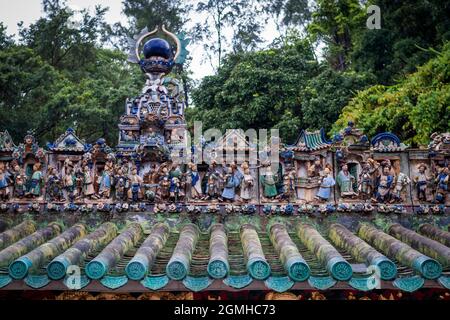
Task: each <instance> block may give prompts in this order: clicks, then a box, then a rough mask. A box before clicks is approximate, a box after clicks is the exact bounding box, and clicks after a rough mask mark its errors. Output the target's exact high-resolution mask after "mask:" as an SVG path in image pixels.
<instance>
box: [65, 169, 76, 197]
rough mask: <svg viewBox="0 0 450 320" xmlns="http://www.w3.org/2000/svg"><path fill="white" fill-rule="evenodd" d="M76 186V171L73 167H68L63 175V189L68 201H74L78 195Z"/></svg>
mask: <svg viewBox="0 0 450 320" xmlns="http://www.w3.org/2000/svg"><path fill="white" fill-rule="evenodd" d="M76 184H77V179H76V176H75V173H74V169H73V167H72V166H67V167H66V168H65V173H64V175H63V188H64V191H65V194H66V200H67V201H70V202H73V201H74V199H75V196H76V195H77V192H76V191H77V190H76Z"/></svg>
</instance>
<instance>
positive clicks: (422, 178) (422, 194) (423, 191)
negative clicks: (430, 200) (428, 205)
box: [414, 163, 431, 201]
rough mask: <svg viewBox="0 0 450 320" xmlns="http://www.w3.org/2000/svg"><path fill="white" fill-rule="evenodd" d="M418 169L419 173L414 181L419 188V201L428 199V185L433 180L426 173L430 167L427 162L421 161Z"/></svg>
mask: <svg viewBox="0 0 450 320" xmlns="http://www.w3.org/2000/svg"><path fill="white" fill-rule="evenodd" d="M417 169H418V170H419V174H418V175H417V176H415V177H414V183H415V185H416V190H417V199H418V200H419V201H427V186H428V181H430V180H431V178H430V177H429V176H427V174H426V170H427V169H428V167H427V165H426V164H425V163H421V164H419V165H418V166H417Z"/></svg>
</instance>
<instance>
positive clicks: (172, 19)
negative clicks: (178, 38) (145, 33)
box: [122, 0, 192, 35]
mask: <svg viewBox="0 0 450 320" xmlns="http://www.w3.org/2000/svg"><path fill="white" fill-rule="evenodd" d="M185 2H186V1H181V0H124V1H123V2H122V5H123V10H122V12H123V13H124V14H125V15H126V16H127V17H128V20H129V22H130V31H131V33H130V35H134V34H136V33H138V32H139V31H141V30H142V29H143V28H145V27H147V28H148V29H149V30H153V29H155V28H156V27H160V26H162V25H164V26H166V28H167V29H168V30H171V31H172V32H180V31H182V30H183V29H184V25H185V23H186V22H187V20H188V18H187V16H188V13H189V11H190V10H191V9H192V5H190V4H185Z"/></svg>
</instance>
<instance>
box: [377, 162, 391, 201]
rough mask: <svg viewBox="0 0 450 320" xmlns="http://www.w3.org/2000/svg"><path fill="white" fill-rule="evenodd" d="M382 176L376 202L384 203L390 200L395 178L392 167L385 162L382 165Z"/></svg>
mask: <svg viewBox="0 0 450 320" xmlns="http://www.w3.org/2000/svg"><path fill="white" fill-rule="evenodd" d="M381 168H382V169H381V175H380V177H379V182H378V188H377V194H376V200H377V201H378V202H380V203H384V202H387V201H389V200H390V196H391V189H392V186H393V183H394V176H393V175H392V174H391V165H390V163H389V162H385V163H384V164H382V165H381Z"/></svg>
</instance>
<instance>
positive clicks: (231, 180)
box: [222, 167, 242, 201]
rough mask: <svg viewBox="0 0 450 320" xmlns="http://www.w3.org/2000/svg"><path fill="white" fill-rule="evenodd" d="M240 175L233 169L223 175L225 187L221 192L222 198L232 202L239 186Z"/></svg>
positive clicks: (230, 168)
mask: <svg viewBox="0 0 450 320" xmlns="http://www.w3.org/2000/svg"><path fill="white" fill-rule="evenodd" d="M241 177H242V173H240V171H239V170H236V169H235V168H233V167H229V168H228V173H227V174H226V175H225V179H224V180H225V185H224V188H223V192H222V198H224V199H225V200H229V201H233V200H234V197H235V196H236V188H237V187H239V185H240V184H241Z"/></svg>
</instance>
